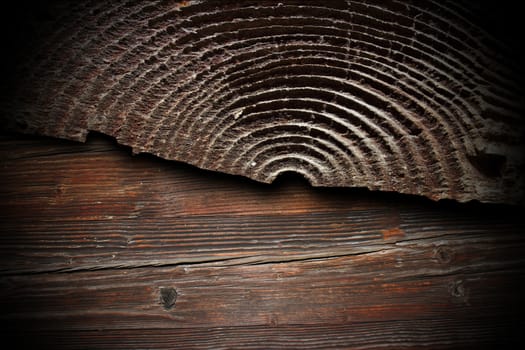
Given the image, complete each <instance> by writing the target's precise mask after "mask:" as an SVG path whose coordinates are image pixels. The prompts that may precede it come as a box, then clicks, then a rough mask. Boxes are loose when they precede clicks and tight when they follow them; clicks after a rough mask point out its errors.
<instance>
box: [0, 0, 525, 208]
mask: <svg viewBox="0 0 525 350" xmlns="http://www.w3.org/2000/svg"><path fill="white" fill-rule="evenodd" d="M479 8H480V5H479V4H477V5H476V4H474V2H472V1H388V2H387V1H341V0H338V1H335V0H312V1H306V2H305V1H298V0H297V1H296V0H286V1H283V0H275V1H269V0H261V1H230V0H228V1H212V0H192V1H152V2H144V1H128V0H119V1H111V2H104V1H82V2H60V1H59V2H54V7H49V8H44V9H42V8H37V9H36V10H35V11H36V14H33V17H34V20H32V21H28V20H26V22H28V23H29V24H30V25H32V26H34V27H35V28H33V29H32V32H31V33H32V35H30V36H29V37H28V38H24V39H28V40H20V41H22V42H23V43H24V44H25V43H27V45H23V44H21V46H23V50H22V49H21V50H20V51H19V52H18V54H16V55H14V56H13V57H14V58H13V61H15V62H13V64H12V66H11V65H9V66H8V70H10V71H11V70H12V72H9V75H10V79H11V82H12V85H11V86H10V87H9V88H7V89H6V91H7V94H6V96H3V102H2V106H1V112H2V114H1V116H0V118H2V120H0V121H1V122H2V125H7V126H8V127H9V128H10V129H14V130H17V131H21V132H25V133H39V134H43V135H49V136H54V137H61V138H66V139H72V140H80V141H84V140H85V138H86V135H88V133H89V131H98V132H102V133H105V134H107V135H110V136H113V137H115V138H116V139H117V140H118V142H119V143H121V144H123V145H128V146H131V147H132V148H133V151H134V152H135V153H139V152H148V153H152V154H155V155H158V156H160V157H162V158H166V159H172V160H179V161H183V162H187V163H191V164H193V165H196V166H198V167H200V168H204V169H211V170H217V171H221V172H226V173H230V174H240V175H243V176H246V177H249V178H252V179H255V180H258V181H261V182H272V181H274V179H276V178H277V177H279V175H281V174H283V173H286V172H295V173H299V174H301V175H302V176H303V177H305V178H306V179H307V180H308V181H309V182H310V183H311V184H312V185H315V186H338V187H366V188H369V189H372V190H383V191H397V192H400V193H408V194H418V195H424V196H427V197H429V198H432V199H435V200H438V199H441V198H451V199H456V200H459V201H468V200H472V199H477V200H480V201H483V202H508V203H516V202H521V201H522V200H523V193H524V190H523V189H524V178H523V174H524V173H525V171H524V161H523V152H522V148H523V142H524V139H525V138H524V118H523V116H524V111H525V108H524V103H523V96H525V94H524V90H523V85H522V78H523V77H522V75H521V72H522V69H521V68H520V67H519V64H518V61H517V60H515V59H514V57H513V56H512V55H511V54H510V53H509V52H510V51H511V50H510V48H509V47H508V45H506V44H504V43H503V42H502V41H501V40H500V38H498V36H497V35H496V36H495V35H494V33H493V32H492V31H491V29H493V28H492V27H493V26H492V27H491V26H488V25H487V22H486V21H484V20H483V18H482V16H481V15H479V12H480V11H478V10H480V9H479ZM39 11H40V12H39ZM30 13H31V9H30V8H29V9H28V8H24V9H23V10H22V16H21V17H22V18H27V17H28V16H29V14H30ZM480 16H481V17H480ZM33 17H31V16H30V18H33ZM480 18H481V19H480ZM515 18H517V17H516V16H515ZM38 21H40V22H38ZM26 22H23V24H22V25H20V28H17V27H15V28H14V29H15V30H13V27H8V28H7V29H9V33H12V32H15V33H18V30H19V29H24V28H25V27H27V23H26ZM508 22H512V21H508ZM35 23H36V24H35ZM505 26H508V23H507V22H506V23H505ZM30 27H31V26H30ZM17 35H19V34H17ZM517 40H521V38H520V39H517Z"/></svg>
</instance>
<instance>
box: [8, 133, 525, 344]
mask: <svg viewBox="0 0 525 350" xmlns="http://www.w3.org/2000/svg"><path fill="white" fill-rule="evenodd" d="M0 150H1V152H0V154H1V160H0V166H1V169H2V171H1V172H0V183H1V184H2V185H1V186H2V187H1V191H0V227H1V234H0V254H1V256H2V258H1V260H0V262H1V265H0V283H1V285H0V300H2V313H1V315H0V320H1V321H2V323H3V329H4V331H5V332H7V333H8V334H10V335H13V336H14V337H16V338H17V339H18V340H19V341H20V340H21V338H25V341H26V342H31V341H32V340H33V339H38V340H37V344H38V345H40V346H49V347H50V348H59V349H60V348H71V349H76V348H86V347H87V348H159V349H163V348H243V349H244V348H260V347H261V344H264V347H265V348H286V347H288V348H297V347H308V348H329V347H332V348H362V349H379V348H382V347H384V346H392V347H395V348H404V349H410V348H432V349H434V348H436V349H440V348H479V347H480V346H482V345H486V344H497V345H501V344H504V342H510V341H511V340H513V339H518V337H519V336H520V334H521V332H522V331H523V330H524V329H525V328H524V324H523V322H522V321H520V317H521V315H522V311H523V309H524V308H523V307H524V302H525V301H524V300H523V295H524V291H525V285H524V282H523V281H524V277H525V276H524V275H525V255H524V254H523V253H524V251H525V236H524V235H523V233H524V232H525V223H524V222H523V220H521V211H520V208H517V207H513V206H496V205H481V204H479V203H478V204H476V203H469V204H457V203H452V202H438V203H435V202H431V201H429V200H425V199H421V198H417V197H411V196H401V195H396V194H385V193H374V192H368V191H358V190H357V191H356V190H341V189H312V188H309V187H307V186H306V185H304V184H303V183H295V182H293V181H292V180H293V179H290V180H288V181H284V182H282V183H281V184H279V185H276V186H266V185H261V184H257V183H254V182H251V181H249V180H245V179H239V178H236V177H229V176H222V175H219V174H215V173H208V172H205V171H201V170H198V169H196V168H192V167H190V166H187V165H183V164H179V163H172V162H166V161H161V160H159V159H156V158H154V157H149V156H131V155H130V151H129V149H126V148H122V147H118V146H116V145H115V143H114V142H112V141H111V140H109V139H107V138H105V137H101V136H99V135H93V137H91V138H89V139H88V142H87V143H86V144H80V143H70V142H66V141H57V140H52V139H47V138H31V137H25V136H20V135H3V137H2V138H1V139H0ZM295 180H297V179H295ZM173 291H174V292H173ZM29 345H31V344H29ZM33 345H35V343H33Z"/></svg>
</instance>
